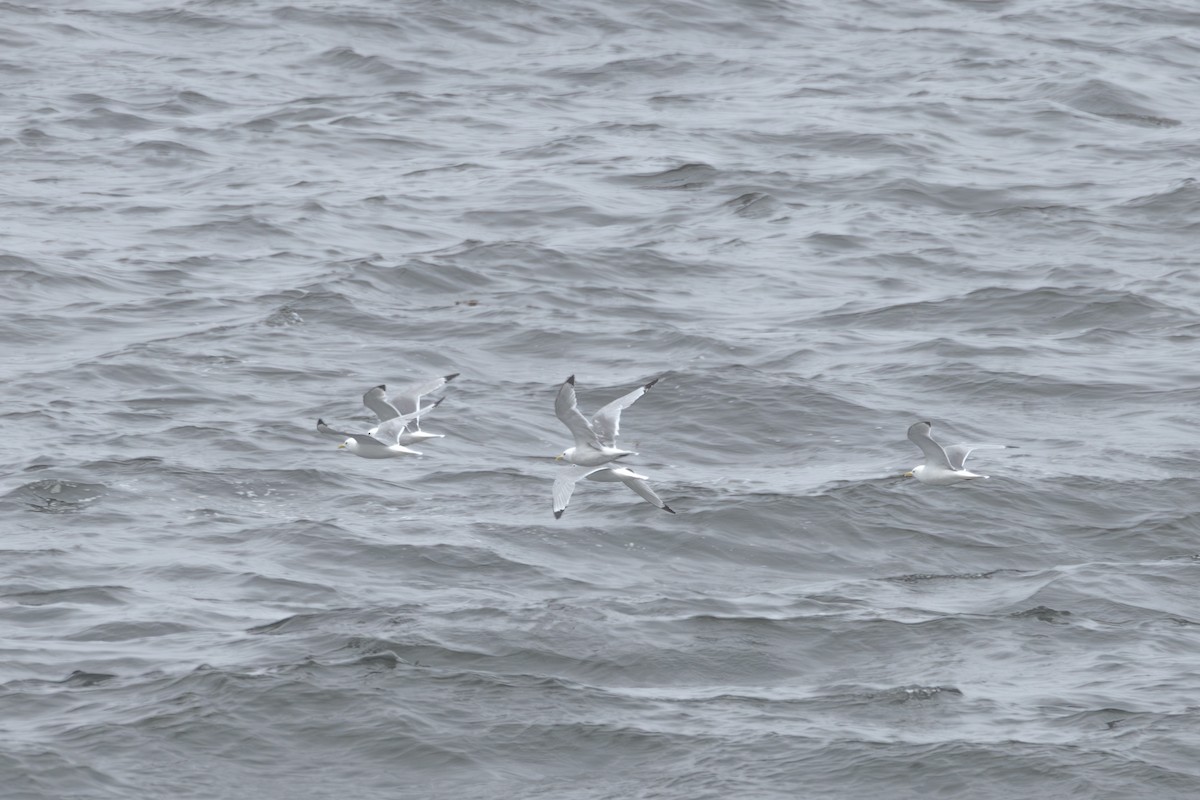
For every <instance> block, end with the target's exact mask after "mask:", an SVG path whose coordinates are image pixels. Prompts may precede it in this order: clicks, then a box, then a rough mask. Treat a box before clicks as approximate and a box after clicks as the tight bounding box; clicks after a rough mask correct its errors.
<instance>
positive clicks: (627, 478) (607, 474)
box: [553, 467, 675, 519]
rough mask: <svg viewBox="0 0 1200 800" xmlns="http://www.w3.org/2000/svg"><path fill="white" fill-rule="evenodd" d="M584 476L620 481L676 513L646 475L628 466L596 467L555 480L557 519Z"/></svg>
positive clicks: (648, 500) (555, 511)
mask: <svg viewBox="0 0 1200 800" xmlns="http://www.w3.org/2000/svg"><path fill="white" fill-rule="evenodd" d="M584 478H586V479H588V480H589V481H601V482H605V483H615V482H617V481H620V482H621V483H623V484H625V485H626V486H628V487H629V488H630V489H632V490H633V491H635V492H637V493H638V494H639V495H641V497H642V498H643V499H644V500H645V501H646V502H647V503H650V504H651V505H653V506H655V507H656V508H661V509H662V510H663V511H666V512H668V513H671V514H674V513H675V511H674V510H673V509H672V508H671V507H670V506H669V505H667V504H666V503H664V502H663V500H662V498H661V497H659V496H658V495H657V494H655V493H654V490H653V489H651V488H650V485H649V484H648V483H646V481H647V480H649V479H648V478H647V477H646V476H645V475H639V474H637V473H636V472H634V471H633V470H631V469H629V468H628V467H596V468H595V469H590V470H588V471H587V472H579V471H578V470H571V472H570V474H565V475H561V476H559V477H558V478H557V479H556V480H555V481H554V491H553V495H554V518H555V519H558V518H559V517H561V516H562V515H563V512H564V511H566V510H567V503H569V502H570V501H571V494H572V493H573V492H574V491H575V484H576V483H578V482H579V481H581V480H583V479H584Z"/></svg>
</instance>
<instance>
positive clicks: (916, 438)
mask: <svg viewBox="0 0 1200 800" xmlns="http://www.w3.org/2000/svg"><path fill="white" fill-rule="evenodd" d="M932 429H933V423H932V422H928V421H925V422H914V423H913V424H912V425H910V426H909V428H908V438H909V441H911V442H912V443H913V444H915V445H916V446H917V447H919V448H921V452H922V453H924V454H925V463H924V464H919V465H917V466H915V467H913V468H912V471H910V472H906V473H904V476H905V477H911V478H916V479H917V480H918V481H920V482H921V483H927V484H930V485H932V486H949V485H950V484H954V483H961V482H962V481H969V480H974V479H976V478H987V477H988V476H987V475H980V474H978V473H975V472H971V471H970V470H968V469H967V468H966V463H967V456H969V455H970V454H971V451H973V450H979V449H983V448H1006V447H1008V446H1009V445H1006V444H974V445H972V444H952V445H948V446H947V447H942V446H941V445H940V444H938V443H937V442H935V441H934V440H933V437H932V436H930V431H931V430H932Z"/></svg>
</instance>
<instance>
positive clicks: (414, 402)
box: [392, 372, 458, 414]
mask: <svg viewBox="0 0 1200 800" xmlns="http://www.w3.org/2000/svg"><path fill="white" fill-rule="evenodd" d="M457 377H458V373H457V372H455V373H452V374H450V375H442V376H439V377H437V378H431V379H430V380H427V381H423V382H422V383H414V384H411V385H409V386H405V387H404V388H403V389H401V390H399V391H397V392H392V403H393V404H394V405H395V406H396V409H397V410H398V411H399V412H400V414H411V413H413V412H414V411H416V410H417V409H419V408H420V407H421V397H422V396H424V395H427V394H429V393H431V392H436V391H437V390H438V389H440V388H442V387H443V386H445V385H446V384H447V383H449V382H450V381H452V380H454V379H455V378H457Z"/></svg>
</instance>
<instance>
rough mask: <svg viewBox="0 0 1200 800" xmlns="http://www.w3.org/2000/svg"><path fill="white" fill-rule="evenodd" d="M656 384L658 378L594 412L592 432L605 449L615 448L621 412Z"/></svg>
mask: <svg viewBox="0 0 1200 800" xmlns="http://www.w3.org/2000/svg"><path fill="white" fill-rule="evenodd" d="M656 383H658V378H655V379H654V380H652V381H650V382H649V383H647V384H645V385H644V386H639V387H638V388H636V389H634V390H633V391H632V392H630V393H629V394H627V395H624V396H622V397H618V398H617V399H616V400H613V401H612V402H611V403H609V404H608V405H606V406H604V407H603V408H601V409H600V410H599V411H597V412H596V415H595V416H594V417H592V430H593V431H595V432H596V438H598V439H599V440H600V443H601V444H603V445H605V446H607V447H616V445H617V434H618V433H619V431H620V427H621V412H622V411H624V410H625V409H627V408H629V407H630V406H631V405H633V403H634V401H635V400H637V399H638V398H639V397H641V396H642V395H644V394H645V393H646V391H647V390H648V389H649V388H650V387H651V386H653V385H654V384H656Z"/></svg>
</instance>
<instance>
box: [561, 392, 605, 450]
mask: <svg viewBox="0 0 1200 800" xmlns="http://www.w3.org/2000/svg"><path fill="white" fill-rule="evenodd" d="M554 416H556V417H558V418H559V419H560V420H562V424H563V425H566V426H567V428H568V429H569V430H570V431H571V435H572V436H574V437H575V446H576V447H599V440H598V439H597V438H596V432H595V431H593V430H592V425H591V423H589V422H588V421H587V417H585V416H583V414H581V413H579V405H578V404H577V403H576V402H575V376H574V375H572V376H571V377H569V378H567V380H566V381H565V382H564V383H563V385H562V386H560V387H559V389H558V396H557V397H555V398H554Z"/></svg>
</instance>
